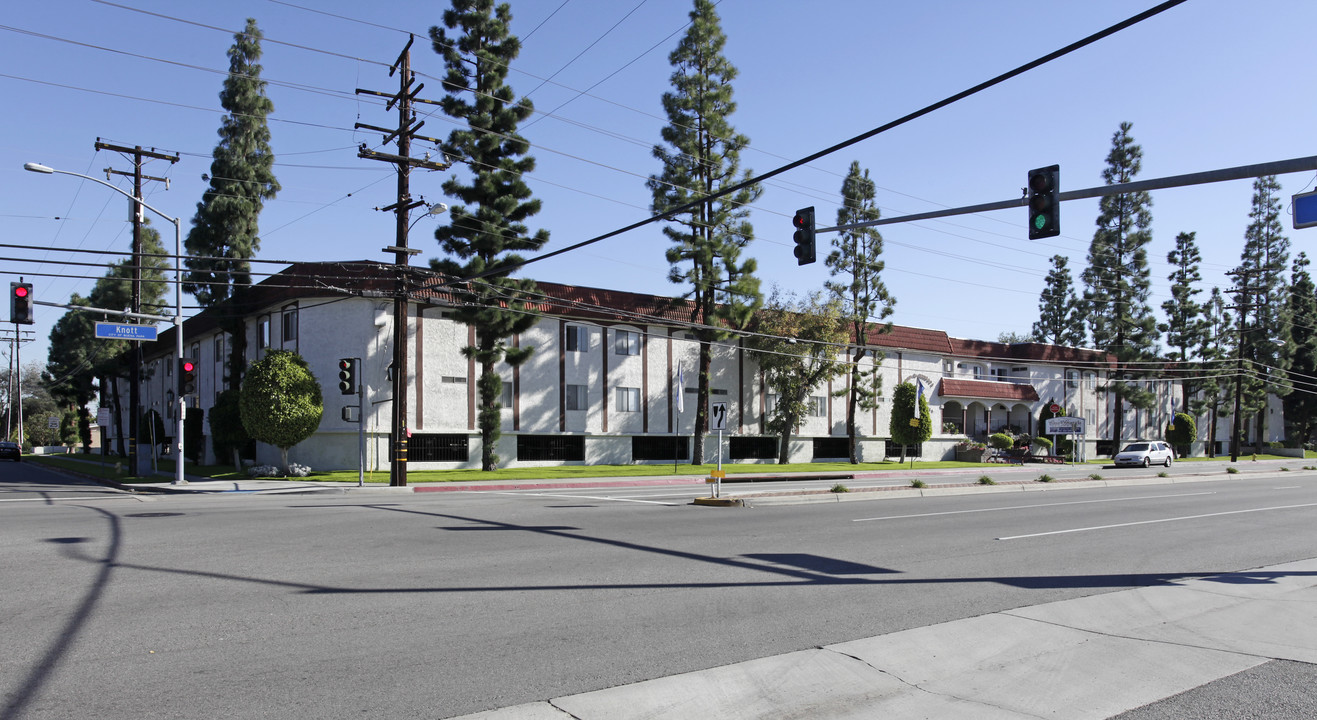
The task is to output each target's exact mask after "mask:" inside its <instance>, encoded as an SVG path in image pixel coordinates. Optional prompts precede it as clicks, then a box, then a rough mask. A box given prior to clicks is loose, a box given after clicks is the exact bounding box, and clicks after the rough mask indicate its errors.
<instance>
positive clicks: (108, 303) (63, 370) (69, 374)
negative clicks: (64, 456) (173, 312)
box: [44, 218, 172, 454]
mask: <svg viewBox="0 0 1317 720" xmlns="http://www.w3.org/2000/svg"><path fill="white" fill-rule="evenodd" d="M144 223H145V224H144V225H143V226H142V234H141V238H142V292H141V306H142V311H143V312H147V313H159V312H161V310H162V309H163V308H164V301H165V297H166V295H167V294H168V291H169V285H168V283H167V282H166V281H165V272H166V270H168V269H169V268H170V267H172V264H171V263H169V262H168V261H167V260H166V259H165V258H166V256H165V250H164V247H163V246H162V245H161V244H160V233H158V232H156V229H155V228H153V227H151V225H150V219H149V218H148V219H144ZM132 278H133V261H132V258H125V259H124V260H122V261H120V262H118V263H113V264H111V265H110V266H109V268H108V269H107V270H106V272H105V276H104V277H102V278H100V279H99V280H97V281H96V284H95V285H93V286H92V290H91V294H90V295H88V296H87V297H82V296H81V295H77V294H74V295H73V296H72V298H70V300H69V304H70V305H81V306H85V307H97V308H106V309H112V308H125V307H128V305H129V303H130V302H131V297H132ZM102 319H104V318H102V317H101V316H100V315H99V314H97V313H92V312H88V311H85V310H70V311H68V312H66V313H64V315H63V316H61V317H60V319H59V320H57V321H56V322H55V326H54V327H53V328H52V329H51V331H50V351H49V353H48V356H47V360H46V368H45V373H44V382H45V383H46V384H47V385H48V387H49V389H50V394H51V397H53V398H54V399H55V400H56V401H57V402H59V403H60V404H61V405H63V406H65V407H68V408H74V409H75V410H76V409H80V408H84V407H85V406H86V405H87V404H88V403H90V402H92V401H93V400H95V399H96V395H97V391H98V386H97V382H96V380H97V378H106V377H117V376H120V375H127V374H128V373H127V370H128V366H127V364H126V363H124V362H122V361H123V360H124V359H125V358H126V357H127V353H128V351H129V350H130V349H131V347H132V343H131V342H130V341H128V340H105V339H100V338H97V337H96V321H97V320H102ZM102 389H103V388H102ZM104 394H106V393H102V395H104ZM115 397H116V398H117V397H118V395H117V393H116V394H115ZM115 418H116V421H118V422H122V423H125V424H124V425H122V426H121V427H126V426H127V425H126V423H127V418H126V417H121V416H120V415H119V413H118V412H116V413H115ZM126 434H127V433H123V432H121V433H118V435H119V437H120V442H121V443H122V438H123V436H124V435H126ZM120 454H126V452H125V450H124V448H122V447H121V448H120Z"/></svg>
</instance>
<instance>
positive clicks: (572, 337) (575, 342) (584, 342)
mask: <svg viewBox="0 0 1317 720" xmlns="http://www.w3.org/2000/svg"><path fill="white" fill-rule="evenodd" d="M585 332H586V331H585V328H583V327H580V326H579V325H568V326H567V337H566V339H565V340H564V342H563V345H564V347H565V349H566V350H567V352H581V351H583V350H585V349H586V348H587V346H589V344H590V340H589V336H588V335H586V334H585Z"/></svg>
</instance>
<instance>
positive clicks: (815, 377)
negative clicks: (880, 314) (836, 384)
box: [747, 291, 848, 465]
mask: <svg viewBox="0 0 1317 720" xmlns="http://www.w3.org/2000/svg"><path fill="white" fill-rule="evenodd" d="M819 295H820V294H819V293H817V292H816V293H813V294H811V295H810V296H809V297H807V298H805V299H803V300H800V301H796V300H794V298H791V297H785V298H784V297H782V296H781V295H780V294H779V293H778V292H777V291H774V292H773V295H772V296H771V297H770V298H769V299H768V302H767V303H766V304H765V306H764V307H763V308H762V309H760V310H759V312H757V313H755V321H754V325H753V328H754V330H755V332H756V333H758V334H757V335H754V336H752V337H751V339H750V340H748V341H747V344H748V345H749V347H751V348H754V349H756V350H759V351H761V352H760V354H759V369H760V371H761V372H763V374H764V384H765V385H766V386H768V389H769V391H770V392H772V393H774V394H775V395H776V396H777V404H776V405H775V406H774V407H773V409H772V410H771V411H770V414H769V415H770V416H769V419H768V422H767V423H765V427H766V429H767V430H768V432H770V433H773V434H775V435H777V436H778V437H779V438H780V439H779V440H778V458H777V461H778V463H779V464H783V465H785V464H786V463H787V462H789V456H790V453H791V435H792V434H793V433H795V432H796V431H797V430H799V429H800V421H801V419H802V418H804V417H805V414H806V413H807V412H808V411H809V405H808V400H809V397H810V393H811V391H813V390H814V389H815V388H817V387H819V385H820V384H822V383H825V382H827V381H828V380H829V379H831V378H834V377H836V376H838V375H840V374H842V373H844V372H846V367H845V365H844V364H843V363H842V362H839V361H838V360H837V353H838V347H840V346H841V345H843V344H845V342H846V338H847V335H848V331H847V324H848V323H847V322H846V318H845V317H844V316H843V314H842V308H841V303H840V302H838V301H837V300H836V299H835V298H834V299H832V300H829V301H828V302H826V303H825V302H823V301H822V299H821V298H820V297H819Z"/></svg>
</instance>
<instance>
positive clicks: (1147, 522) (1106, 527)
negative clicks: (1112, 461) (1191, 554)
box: [997, 503, 1317, 540]
mask: <svg viewBox="0 0 1317 720" xmlns="http://www.w3.org/2000/svg"><path fill="white" fill-rule="evenodd" d="M1310 507H1317V503H1305V504H1303V505H1277V506H1275V507H1264V508H1251V509H1249V510H1227V511H1225V512H1217V513H1207V514H1206V515H1184V516H1182V517H1173V518H1161V519H1160V520H1140V521H1138V522H1127V523H1118V524H1115V525H1095V526H1093V527H1084V528H1070V529H1069V530H1052V531H1049V532H1040V533H1030V534H1028V535H1011V536H1008V537H999V538H997V539H998V540H1022V539H1024V538H1035V537H1045V536H1048V535H1065V534H1067V533H1080V532H1089V531H1090V530H1111V529H1114V528H1123V527H1134V526H1135V525H1156V524H1157V523H1168V522H1179V521H1181V520H1201V519H1203V518H1211V517H1221V516H1223V515H1243V514H1246V513H1256V512H1269V511H1271V510H1297V509H1299V508H1310Z"/></svg>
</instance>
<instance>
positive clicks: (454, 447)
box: [407, 433, 471, 462]
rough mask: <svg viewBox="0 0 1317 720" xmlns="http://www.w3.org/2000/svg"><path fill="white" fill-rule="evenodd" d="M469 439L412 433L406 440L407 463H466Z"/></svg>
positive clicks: (469, 452) (457, 436) (469, 444)
mask: <svg viewBox="0 0 1317 720" xmlns="http://www.w3.org/2000/svg"><path fill="white" fill-rule="evenodd" d="M470 459H471V439H470V438H469V437H468V436H466V435H437V434H436V435H432V434H428V433H414V434H413V435H412V436H411V437H410V438H408V440H407V460H408V462H466V461H467V460H470Z"/></svg>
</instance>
